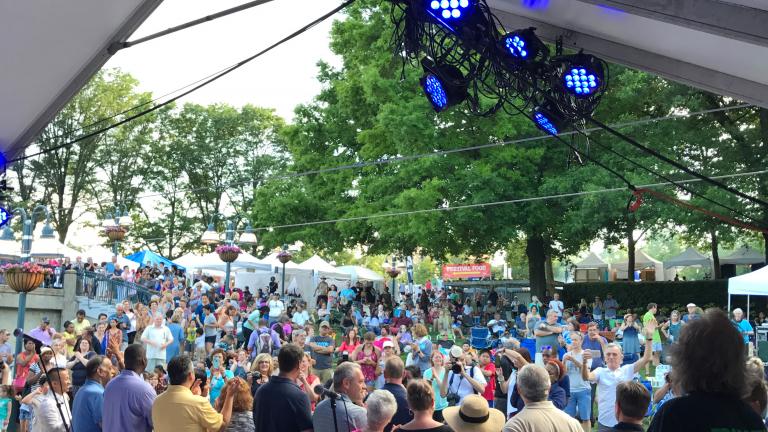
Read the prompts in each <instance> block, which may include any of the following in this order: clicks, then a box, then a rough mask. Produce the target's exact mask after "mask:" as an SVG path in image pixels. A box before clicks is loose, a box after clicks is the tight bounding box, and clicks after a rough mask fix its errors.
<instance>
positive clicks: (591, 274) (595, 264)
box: [573, 252, 610, 282]
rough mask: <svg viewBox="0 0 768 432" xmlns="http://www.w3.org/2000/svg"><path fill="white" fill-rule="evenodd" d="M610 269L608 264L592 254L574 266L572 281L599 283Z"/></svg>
mask: <svg viewBox="0 0 768 432" xmlns="http://www.w3.org/2000/svg"><path fill="white" fill-rule="evenodd" d="M609 269H610V264H608V263H607V262H605V261H603V260H602V258H600V257H599V256H597V255H596V254H595V253H594V252H590V253H589V255H587V256H586V257H585V258H584V259H583V260H581V261H579V262H578V263H576V264H574V272H573V273H574V274H573V279H574V280H575V281H576V282H589V281H600V280H603V279H604V275H605V273H606V272H608V271H609Z"/></svg>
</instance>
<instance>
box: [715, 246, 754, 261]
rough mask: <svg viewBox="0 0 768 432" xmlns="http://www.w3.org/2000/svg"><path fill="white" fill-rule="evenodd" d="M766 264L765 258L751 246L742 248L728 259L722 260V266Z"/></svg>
mask: <svg viewBox="0 0 768 432" xmlns="http://www.w3.org/2000/svg"><path fill="white" fill-rule="evenodd" d="M764 262H765V256H764V255H763V254H761V253H760V252H759V251H757V250H755V249H752V248H750V247H749V246H742V247H740V248H739V249H736V250H735V251H733V253H732V254H730V255H728V256H727V257H724V258H720V264H736V265H750V264H761V263H764Z"/></svg>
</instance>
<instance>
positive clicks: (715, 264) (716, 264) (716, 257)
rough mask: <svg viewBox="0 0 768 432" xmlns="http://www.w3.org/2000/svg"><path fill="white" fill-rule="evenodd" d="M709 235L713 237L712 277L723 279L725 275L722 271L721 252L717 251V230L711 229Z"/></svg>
mask: <svg viewBox="0 0 768 432" xmlns="http://www.w3.org/2000/svg"><path fill="white" fill-rule="evenodd" d="M709 236H710V237H711V238H712V271H713V272H714V273H713V274H712V279H721V278H722V277H723V275H722V272H721V271H720V254H718V253H717V231H715V230H712V231H710V232H709Z"/></svg>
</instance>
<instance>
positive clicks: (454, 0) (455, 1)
mask: <svg viewBox="0 0 768 432" xmlns="http://www.w3.org/2000/svg"><path fill="white" fill-rule="evenodd" d="M451 7H452V8H454V9H456V8H457V7H459V0H451Z"/></svg>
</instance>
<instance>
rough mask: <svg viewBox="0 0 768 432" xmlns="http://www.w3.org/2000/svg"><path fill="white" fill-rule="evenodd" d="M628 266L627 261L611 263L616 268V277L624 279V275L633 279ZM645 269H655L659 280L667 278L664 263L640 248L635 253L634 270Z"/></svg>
mask: <svg viewBox="0 0 768 432" xmlns="http://www.w3.org/2000/svg"><path fill="white" fill-rule="evenodd" d="M628 266H629V262H627V261H624V262H620V263H614V264H611V268H614V269H616V277H617V278H619V279H622V278H623V277H626V278H627V279H631V278H629V277H628V276H629V275H628V273H629V272H628V268H627V267H628ZM645 269H654V271H655V275H656V280H657V281H663V280H665V275H664V263H662V262H661V261H659V260H657V259H655V258H652V257H651V256H649V255H648V254H647V253H645V251H643V250H642V249H639V250H638V251H637V252H636V253H635V268H634V269H632V270H633V271H634V270H645Z"/></svg>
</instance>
